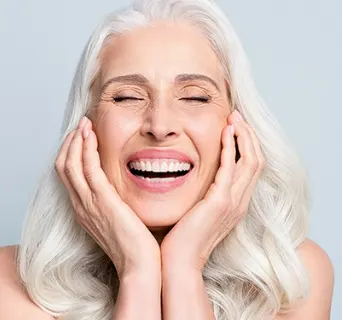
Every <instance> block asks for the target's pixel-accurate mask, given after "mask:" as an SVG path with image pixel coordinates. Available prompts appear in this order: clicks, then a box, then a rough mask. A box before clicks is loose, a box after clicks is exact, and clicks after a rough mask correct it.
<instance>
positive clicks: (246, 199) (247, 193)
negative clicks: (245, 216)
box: [241, 125, 265, 212]
mask: <svg viewBox="0 0 342 320" xmlns="http://www.w3.org/2000/svg"><path fill="white" fill-rule="evenodd" d="M247 128H248V130H249V132H250V134H251V137H252V140H253V143H254V148H255V151H256V156H257V158H258V163H259V168H258V170H257V172H256V174H255V175H254V177H253V179H252V181H251V183H250V184H249V186H248V187H247V190H246V191H245V193H244V194H243V196H242V199H241V206H242V207H241V210H242V211H246V212H247V210H248V206H249V202H250V199H251V198H252V195H253V192H254V189H255V186H256V184H257V182H258V180H259V178H260V176H261V174H262V172H263V169H264V167H265V158H264V155H263V153H262V151H261V147H260V143H259V139H258V138H257V136H256V134H255V132H254V130H253V128H252V127H250V126H249V125H248V126H247Z"/></svg>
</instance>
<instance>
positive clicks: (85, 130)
mask: <svg viewBox="0 0 342 320" xmlns="http://www.w3.org/2000/svg"><path fill="white" fill-rule="evenodd" d="M88 136H89V130H88V129H84V130H83V139H86V138H87V137H88Z"/></svg>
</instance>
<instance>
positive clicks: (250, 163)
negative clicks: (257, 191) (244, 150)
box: [246, 158, 259, 173]
mask: <svg viewBox="0 0 342 320" xmlns="http://www.w3.org/2000/svg"><path fill="white" fill-rule="evenodd" d="M246 162H247V167H248V168H249V169H250V170H251V171H252V172H254V173H255V172H257V171H258V169H259V161H258V160H257V159H254V158H250V159H247V160H246Z"/></svg>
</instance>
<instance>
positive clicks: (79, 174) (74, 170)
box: [64, 128, 91, 204]
mask: <svg viewBox="0 0 342 320" xmlns="http://www.w3.org/2000/svg"><path fill="white" fill-rule="evenodd" d="M82 130H83V129H82V128H78V129H77V130H76V133H75V135H74V137H73V139H72V141H71V143H70V146H69V149H68V152H67V156H66V159H65V170H64V171H65V174H66V176H67V177H68V179H69V180H70V182H71V184H72V186H73V187H74V189H75V190H76V192H77V194H78V195H79V197H80V199H81V200H82V203H83V204H84V201H85V199H89V194H90V193H91V190H90V188H89V185H88V183H87V180H86V178H85V177H84V173H83V165H82V150H83V137H82Z"/></svg>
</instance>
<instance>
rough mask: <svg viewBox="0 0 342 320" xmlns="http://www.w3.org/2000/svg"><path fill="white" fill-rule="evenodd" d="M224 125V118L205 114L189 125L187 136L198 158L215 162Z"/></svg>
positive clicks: (195, 118) (194, 119)
mask: <svg viewBox="0 0 342 320" xmlns="http://www.w3.org/2000/svg"><path fill="white" fill-rule="evenodd" d="M225 125H226V120H225V117H223V116H219V115H216V114H210V113H207V114H205V115H198V116H196V117H194V118H193V119H192V121H191V122H190V123H189V135H190V132H191V137H192V140H193V143H194V144H195V146H196V148H197V149H198V152H199V153H200V157H201V158H202V160H203V158H204V157H206V158H208V157H211V158H212V161H213V162H214V161H216V159H217V157H219V153H220V150H221V134H222V130H223V128H224V127H225Z"/></svg>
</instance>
